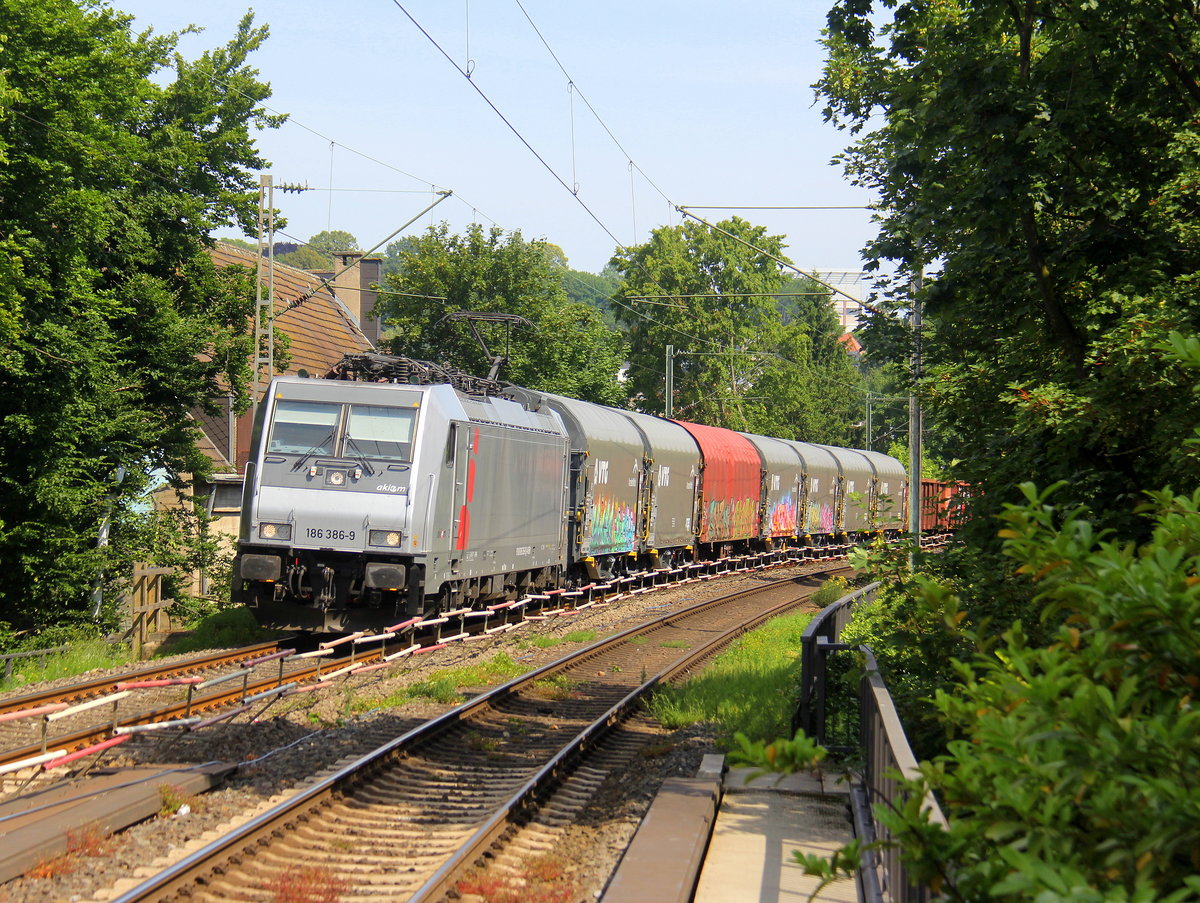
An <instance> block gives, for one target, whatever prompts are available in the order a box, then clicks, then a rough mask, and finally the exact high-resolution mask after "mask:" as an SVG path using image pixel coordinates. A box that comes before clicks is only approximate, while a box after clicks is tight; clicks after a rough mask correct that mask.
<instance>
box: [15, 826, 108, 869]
mask: <svg viewBox="0 0 1200 903" xmlns="http://www.w3.org/2000/svg"><path fill="white" fill-rule="evenodd" d="M112 848H113V839H112V838H111V837H109V836H108V834H107V833H106V832H105V831H104V830H103V829H101V828H100V826H99V825H95V824H91V825H84V826H83V827H80V828H68V829H67V851H66V852H65V853H60V854H59V855H58V856H50V857H48V858H45V859H42V860H40V861H38V863H37V864H36V865H34V866H33V868H31V869H30V870H29V871H28V872H26V873H25V874H26V875H27V876H28V877H30V878H61V877H62V876H63V875H73V874H75V872H77V871H79V869H80V868H82V867H83V860H84V858H85V857H88V856H104V855H107V854H108V852H109V851H110V850H111V849H112Z"/></svg>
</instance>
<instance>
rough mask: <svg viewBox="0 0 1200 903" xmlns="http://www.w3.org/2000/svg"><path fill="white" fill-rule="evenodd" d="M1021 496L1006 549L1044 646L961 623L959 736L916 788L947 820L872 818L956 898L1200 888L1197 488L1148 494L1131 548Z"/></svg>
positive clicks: (945, 697) (949, 700)
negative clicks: (968, 652)
mask: <svg viewBox="0 0 1200 903" xmlns="http://www.w3.org/2000/svg"><path fill="white" fill-rule="evenodd" d="M1021 491H1022V493H1023V494H1024V497H1025V502H1024V504H1022V505H1016V506H1010V507H1009V508H1008V509H1007V511H1006V513H1005V515H1004V519H1005V521H1006V528H1005V529H1004V530H1003V531H1002V533H1003V537H1004V539H1005V554H1006V555H1008V556H1009V557H1011V558H1012V559H1013V560H1014V561H1016V562H1018V563H1019V570H1020V571H1021V572H1022V573H1025V574H1028V575H1029V576H1030V577H1031V578H1032V580H1033V581H1034V583H1035V586H1036V589H1037V593H1036V601H1037V602H1038V603H1039V604H1040V605H1042V606H1044V609H1045V613H1046V614H1045V617H1046V618H1047V619H1050V620H1051V621H1052V622H1053V623H1055V624H1057V625H1058V626H1057V627H1056V629H1055V630H1054V641H1053V642H1052V643H1050V644H1048V645H1035V644H1032V643H1030V642H1029V639H1028V637H1027V635H1026V631H1025V628H1024V627H1023V626H1022V624H1021V623H1020V622H1017V623H1015V624H1013V625H1012V626H1011V627H1010V628H1009V629H1007V630H1005V631H1004V633H1003V634H1002V636H1001V638H1000V641H999V642H998V643H997V642H996V641H995V639H994V638H993V637H992V636H990V635H981V634H979V633H978V632H977V631H975V630H973V629H970V628H968V629H966V630H965V635H966V637H967V638H969V639H970V640H971V641H972V642H974V643H975V644H976V646H977V647H978V648H979V649H980V652H979V653H978V654H977V655H975V656H973V657H971V658H964V659H963V660H962V662H961V663H960V664H957V665H956V669H957V672H958V679H957V686H955V687H954V688H953V691H949V690H947V691H939V692H938V693H937V694H936V700H935V705H936V708H937V710H938V712H939V714H940V717H941V718H942V719H943V720H944V721H945V722H946V724H947V725H948V728H949V730H950V732H951V733H952V734H953V735H955V736H957V737H959V739H956V740H954V741H952V742H951V743H950V745H949V749H948V752H947V753H946V754H945V755H943V756H940V757H938V758H937V759H936V760H934V761H932V762H927V763H925V764H923V765H922V766H921V771H922V778H921V780H920V781H919V782H918V786H917V790H918V796H919V794H920V792H922V791H923V789H924V787H926V786H928V787H931V788H932V789H933V790H934V791H935V792H936V793H937V794H938V796H939V798H940V799H941V800H942V803H943V806H945V808H946V812H947V816H948V818H949V821H950V827H949V828H948V829H942V828H939V827H937V826H935V825H931V824H929V823H928V821H927V819H926V818H924V817H923V816H922V815H921V814H920V813H919V812H918V811H917V807H916V805H915V803H914V805H911V806H909V807H907V808H904V809H902V810H900V811H897V812H883V813H881V817H883V818H884V819H885V821H886V822H887V823H888V824H889V825H890V826H891V828H892V830H893V831H894V832H896V833H897V840H898V842H899V844H900V846H901V848H902V849H903V850H905V851H906V853H907V854H909V855H910V856H911V858H912V865H913V867H914V868H915V869H916V872H917V875H918V877H920V878H921V879H922V880H925V881H928V882H932V883H933V884H934V885H935V887H936V888H937V889H940V891H941V893H942V894H944V895H945V896H946V897H948V898H951V899H958V900H967V901H976V900H978V901H984V900H988V901H992V900H1014V901H1015V900H1033V899H1036V900H1045V901H1067V900H1094V901H1101V900H1104V901H1109V900H1147V901H1148V900H1172V901H1183V900H1196V899H1200V879H1198V878H1197V874H1200V788H1198V787H1197V785H1196V782H1195V775H1196V774H1197V773H1198V772H1200V712H1198V711H1197V710H1196V707H1195V705H1194V699H1195V694H1196V691H1197V688H1198V687H1200V678H1198V677H1197V675H1198V674H1200V577H1197V576H1196V574H1197V570H1198V568H1200V492H1197V493H1195V494H1193V495H1191V496H1174V495H1172V494H1170V493H1168V492H1156V493H1152V494H1151V502H1150V504H1149V505H1148V506H1146V513H1147V514H1148V515H1149V517H1148V520H1149V527H1150V529H1149V540H1148V541H1147V542H1146V543H1144V544H1142V545H1136V544H1134V543H1131V542H1120V541H1116V540H1114V539H1113V538H1112V537H1111V535H1108V534H1106V533H1105V532H1104V531H1103V530H1101V529H1098V528H1097V526H1096V524H1095V522H1094V519H1092V518H1089V517H1088V516H1086V515H1085V513H1084V512H1083V510H1082V509H1079V508H1067V509H1061V508H1056V507H1055V506H1054V505H1052V504H1051V503H1050V501H1049V497H1050V492H1045V493H1040V494H1039V493H1038V492H1036V491H1035V490H1034V488H1033V487H1032V486H1031V485H1029V484H1025V485H1023V486H1022V487H1021ZM1054 491H1055V492H1061V487H1059V488H1057V489H1056V490H1054Z"/></svg>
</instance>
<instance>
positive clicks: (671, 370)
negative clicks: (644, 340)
mask: <svg viewBox="0 0 1200 903" xmlns="http://www.w3.org/2000/svg"><path fill="white" fill-rule="evenodd" d="M674 396H675V346H674V345H668V346H667V387H666V401H665V402H664V403H663V412H664V416H666V417H670V416H671V399H672V398H673V397H674Z"/></svg>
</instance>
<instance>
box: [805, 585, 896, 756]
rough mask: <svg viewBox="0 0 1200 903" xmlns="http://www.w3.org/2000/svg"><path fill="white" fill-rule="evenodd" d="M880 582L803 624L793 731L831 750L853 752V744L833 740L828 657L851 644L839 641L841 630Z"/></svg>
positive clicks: (829, 607)
mask: <svg viewBox="0 0 1200 903" xmlns="http://www.w3.org/2000/svg"><path fill="white" fill-rule="evenodd" d="M879 586H880V584H879V583H870V584H868V585H867V586H864V587H862V588H861V589H857V590H855V591H854V592H852V593H848V594H847V595H845V596H842V598H840V599H838V600H837V601H836V602H833V603H831V604H830V605H827V606H825V608H823V609H821V611H820V613H819V614H818V615H817V616H816V617H815V618H813V619H812V620H811V621H810V622H809V623H808V626H807V627H806V628H804V635H803V636H802V637H801V639H800V646H801V656H800V706H799V708H797V709H796V714H795V717H793V718H792V733H795V732H796V731H797V730H798V729H800V728H803V729H804V733H805V734H806V735H807V736H809V737H811V738H812V739H813V740H815V741H816V742H817V743H819V744H821V745H822V746H824V747H826V748H827V749H829V750H830V751H832V752H851V751H852V748H851V747H850V746H848V745H846V744H845V743H831V742H830V737H829V732H828V729H827V728H828V724H827V718H826V715H827V712H828V706H827V705H826V700H827V699H828V691H829V685H828V683H829V657H830V656H831V655H832V654H833V653H835V652H838V651H841V650H844V649H846V648H848V647H846V646H844V645H842V644H841V643H839V642H838V640H839V639H840V637H841V635H842V630H844V629H845V627H846V625H847V624H849V623H850V618H851V616H852V615H853V614H854V609H855V607H857V606H858V605H861V604H865V603H869V602H873V601H874V600H875V594H876V593H877V592H878V590H879Z"/></svg>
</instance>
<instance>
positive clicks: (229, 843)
mask: <svg viewBox="0 0 1200 903" xmlns="http://www.w3.org/2000/svg"><path fill="white" fill-rule="evenodd" d="M844 567H845V566H844V565H841V564H839V565H837V566H836V567H834V568H831V569H829V571H828V572H826V573H829V572H834V571H837V570H841V569H844ZM821 573H822V572H817V573H814V574H806V575H804V576H803V577H801V578H794V577H792V578H783V579H780V580H776V581H772V582H771V583H767V584H764V585H762V586H758V587H752V588H750V589H745V590H741V591H739V592H736V593H731V594H729V595H727V596H723V597H719V598H716V599H710V600H707V601H704V602H699V603H696V604H695V605H691V606H688V607H687V608H685V609H682V610H680V611H677V612H671V613H669V614H666V615H663V616H662V617H661V618H658V619H655V620H654V621H651V622H648V623H646V624H642V625H637V626H634V627H631V628H629V629H627V630H625V631H622V632H620V633H618V634H615V635H614V636H611V637H607V638H605V639H602V640H598V641H597V642H595V643H593V644H591V645H590V646H587V647H585V648H583V649H581V650H578V651H577V652H574V653H572V654H570V655H568V656H564V657H563V658H561V659H558V660H557V661H554V662H551V663H549V664H546V665H543V666H542V667H540V668H537V669H535V670H533V671H531V672H529V673H527V674H525V675H522V676H521V677H518V678H516V679H514V680H512V681H509V682H508V683H506V684H503V685H502V686H499V687H496V688H494V689H492V690H489V691H488V692H486V693H482V694H480V695H478V696H475V697H473V698H472V699H470V700H468V701H466V702H464V703H462V704H461V705H459V706H457V707H455V708H453V709H451V710H450V711H448V712H445V713H444V714H442V715H440V716H438V717H437V718H434V719H432V720H431V721H428V722H425V723H424V724H421V725H418V726H416V727H414V728H413V729H411V730H409V731H407V732H406V733H404V734H403V735H401V736H399V737H396V738H395V739H393V740H390V741H389V742H388V743H386V744H384V745H383V746H381V747H379V748H378V749H375V750H373V751H371V752H369V753H366V754H364V755H363V756H360V757H359V758H358V759H356V760H354V761H353V762H350V763H349V764H347V765H345V766H343V767H341V768H339V769H338V770H337V771H335V772H334V773H332V774H329V775H327V776H326V777H324V778H322V779H320V780H319V781H317V782H316V783H314V784H312V785H310V786H309V787H307V788H305V789H303V790H301V791H300V792H299V793H297V794H296V795H295V796H292V797H290V798H288V799H286V800H284V801H283V802H281V803H279V804H277V805H275V806H273V807H272V808H271V809H269V810H267V811H266V812H263V813H260V814H259V815H257V816H255V817H254V818H252V819H250V820H249V821H247V822H245V823H244V824H242V825H240V826H238V827H237V828H235V829H234V830H232V831H231V832H230V833H229V834H226V835H225V836H223V837H220V838H218V839H216V840H214V841H213V842H211V843H210V844H208V845H207V846H205V847H204V848H202V849H200V850H197V851H195V852H193V853H192V854H190V855H188V856H187V857H185V858H183V859H181V860H180V861H179V862H177V863H175V864H173V865H171V866H169V867H167V868H166V869H164V870H163V871H161V872H159V873H158V874H156V875H152V876H150V877H148V878H147V879H146V880H145V881H143V882H142V883H141V884H139V885H138V886H136V887H134V888H132V889H131V890H129V891H127V892H126V893H124V894H122V895H121V896H120V897H117V898H116V899H115V900H114V901H113V903H137V901H144V900H150V899H154V900H161V899H169V898H170V897H171V896H173V895H175V894H177V893H180V892H184V891H185V889H186V888H189V887H192V886H194V884H195V882H196V881H197V880H201V878H202V876H206V875H210V874H213V873H214V872H216V871H219V870H221V869H222V868H223V866H224V865H226V864H227V863H228V862H229V861H231V860H234V859H237V858H240V857H241V856H242V855H243V854H244V853H245V852H246V851H249V850H251V849H253V848H254V847H256V846H257V845H258V844H259V843H260V841H262V842H265V841H266V839H267V838H269V837H271V836H272V835H277V834H279V833H280V832H282V831H284V830H286V826H287V825H288V824H291V823H294V822H296V821H297V820H299V819H301V818H302V817H303V816H304V815H305V814H307V813H310V812H314V811H316V810H317V809H319V808H320V807H322V806H324V805H326V804H327V803H329V802H330V801H332V800H333V799H334V797H335V795H336V794H338V793H339V792H341V791H342V790H344V789H345V788H346V786H347V785H349V784H351V783H353V782H354V781H355V780H356V779H357V778H358V777H360V776H361V775H362V774H363V773H365V772H367V771H368V770H369V769H373V768H375V767H382V766H383V765H384V764H385V762H386V761H387V760H389V759H391V758H395V757H398V756H399V755H400V754H402V753H404V752H407V751H409V750H410V749H412V748H415V747H416V746H418V745H420V744H424V743H426V742H428V741H430V740H432V739H433V738H435V737H437V736H438V735H440V734H441V733H442V732H444V731H446V730H447V729H449V728H450V727H452V726H453V725H455V724H456V723H458V722H460V721H463V720H465V719H466V718H468V717H469V716H470V715H471V714H472V713H474V712H475V711H476V710H479V709H482V708H484V707H488V706H492V705H493V704H494V703H497V702H499V701H501V700H502V699H504V698H506V697H508V696H511V695H513V694H515V693H516V692H517V691H518V690H519V689H521V688H524V687H527V686H529V685H532V684H534V683H536V682H537V681H539V680H542V679H544V678H546V677H548V676H551V675H554V674H556V673H558V672H561V671H565V670H568V669H570V668H573V667H577V666H578V665H579V664H580V663H582V662H586V661H587V660H589V659H591V658H593V657H595V656H596V655H598V654H600V653H601V652H603V651H605V650H607V649H610V648H613V647H616V646H619V645H620V644H622V643H624V642H626V641H627V640H628V639H629V638H631V637H633V636H637V635H639V634H644V633H649V632H652V631H655V630H658V629H661V628H663V627H664V626H668V625H671V624H672V622H674V621H678V620H680V619H683V618H685V617H687V616H689V615H694V614H698V613H701V612H703V611H704V610H707V609H709V608H713V607H717V606H721V605H728V604H731V603H733V602H735V601H737V600H739V599H742V598H743V597H746V596H752V595H755V594H758V593H761V592H764V591H766V590H768V589H771V588H773V587H777V586H778V585H779V584H782V583H788V582H792V583H799V582H800V581H802V580H805V579H808V578H814V577H817V576H820V575H821ZM812 589H815V587H812ZM804 600H805V597H804V596H800V597H798V598H795V599H791V600H789V601H788V602H785V603H779V604H777V605H775V606H772V607H771V608H770V609H768V610H766V611H764V612H760V613H759V614H758V615H756V616H755V617H754V618H752V619H750V620H749V621H747V622H746V623H744V624H741V625H739V626H738V627H735V628H733V629H732V630H729V631H727V632H726V633H724V634H722V635H721V636H719V637H717V638H714V639H713V640H710V641H709V642H708V643H706V644H705V645H704V646H703V647H700V648H698V649H697V650H693V652H692V653H689V654H688V655H685V656H683V657H681V658H680V659H679V660H678V661H677V662H676V663H674V664H673V665H671V666H669V667H668V668H666V669H664V671H662V672H660V674H659V675H656V676H655V677H654V678H653V679H651V680H650V681H646V682H645V683H644V684H643V686H641V687H638V688H637V689H635V690H634V691H632V692H630V693H629V694H627V696H626V697H625V698H624V699H622V701H621V702H618V703H617V704H616V705H614V706H612V707H611V708H610V709H609V710H608V711H606V713H605V714H604V715H602V716H601V717H600V718H598V719H596V720H595V721H594V722H593V724H592V725H590V726H589V727H588V728H585V729H584V730H583V731H582V732H580V734H578V735H577V736H576V737H575V738H574V740H572V741H570V742H569V743H568V744H567V745H566V747H564V748H563V749H561V750H560V751H559V752H558V753H557V754H555V756H554V757H553V758H552V759H551V760H550V761H549V762H548V763H547V764H546V765H545V766H544V767H543V768H542V769H540V770H539V776H536V777H534V778H531V779H530V780H529V781H527V782H526V783H525V784H524V785H523V786H522V788H521V789H520V790H519V791H518V792H517V794H515V795H514V796H513V798H511V799H510V800H509V802H508V803H507V804H505V805H504V806H502V807H501V808H500V811H498V812H496V814H494V815H493V816H492V817H491V818H489V819H488V822H487V823H486V824H485V825H484V826H483V827H481V828H479V829H478V830H477V831H476V833H475V835H473V837H472V839H471V840H469V841H468V842H467V845H466V846H464V847H463V848H462V849H460V851H459V853H456V854H455V855H454V857H453V861H454V862H455V863H457V864H458V865H461V864H462V862H463V861H464V860H466V859H468V858H470V857H473V856H477V855H478V853H477V852H463V851H464V850H466V849H467V848H468V847H470V848H471V850H478V849H482V848H483V847H484V846H486V845H487V844H488V843H490V842H491V841H492V840H493V839H494V838H495V837H496V836H497V834H498V833H503V831H504V830H506V829H507V824H508V821H509V817H510V815H511V814H512V813H514V812H519V811H520V810H521V809H522V808H523V807H525V806H526V805H528V803H527V802H526V800H527V799H532V798H533V794H534V793H535V792H536V791H537V787H538V786H540V785H542V784H544V783H545V782H546V781H547V780H549V779H550V778H552V777H553V776H555V775H557V774H558V773H559V772H560V771H561V770H562V768H563V766H564V763H566V762H567V761H568V759H570V758H571V757H572V756H573V755H574V754H576V753H577V752H578V751H579V750H581V749H583V748H585V747H586V746H587V745H588V744H589V743H590V742H591V741H592V740H594V739H595V738H596V737H598V736H600V735H601V734H602V733H603V732H604V731H606V730H607V729H608V728H609V727H611V725H612V724H614V723H616V720H617V719H618V717H619V715H620V713H621V712H622V711H626V712H628V711H632V708H631V707H632V706H633V705H634V703H635V702H636V701H637V700H639V699H640V698H641V696H642V695H643V694H644V693H645V692H648V691H649V690H650V689H652V688H653V687H655V686H657V685H658V684H659V683H660V682H661V681H662V680H667V679H670V678H672V677H674V676H676V675H677V674H678V673H680V672H682V671H684V670H686V669H688V668H691V667H694V665H695V663H696V662H697V661H701V660H703V659H704V658H705V657H707V656H709V655H711V654H712V653H713V650H715V649H716V648H718V647H719V646H721V645H724V644H728V643H729V642H730V641H732V639H734V638H736V636H738V635H740V634H742V633H744V632H745V631H746V630H749V629H752V628H753V626H757V625H758V624H759V623H761V622H762V621H764V620H767V619H769V618H771V617H775V616H777V615H778V614H779V613H781V612H782V611H786V610H788V609H790V608H794V607H796V606H798V605H800V604H802V603H803V602H804ZM449 866H450V863H449V862H447V863H445V864H443V866H442V867H440V868H439V869H438V871H437V872H436V873H435V875H434V876H433V877H431V878H430V879H429V881H428V882H427V885H426V886H427V887H430V888H432V887H433V886H434V885H435V884H436V885H439V886H440V885H442V884H443V883H445V882H446V881H448V880H451V879H450V878H449V877H448V876H449V875H450V874H451V870H450V868H449ZM429 892H432V891H426V887H422V888H421V889H419V890H418V892H417V896H414V897H413V898H412V899H414V900H415V899H427V898H425V897H422V896H421V895H422V894H425V893H429Z"/></svg>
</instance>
